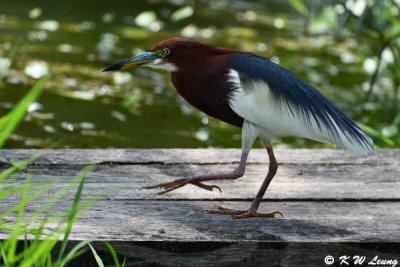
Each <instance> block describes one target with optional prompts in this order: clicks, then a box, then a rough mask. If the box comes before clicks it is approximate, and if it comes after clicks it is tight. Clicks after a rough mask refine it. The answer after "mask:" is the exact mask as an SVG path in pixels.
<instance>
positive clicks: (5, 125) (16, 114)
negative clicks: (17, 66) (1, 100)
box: [0, 78, 47, 148]
mask: <svg viewBox="0 0 400 267" xmlns="http://www.w3.org/2000/svg"><path fill="white" fill-rule="evenodd" d="M46 80H47V78H42V79H40V80H39V81H38V82H37V83H36V84H35V85H34V86H33V87H32V89H31V90H30V91H29V93H28V94H26V95H25V96H24V97H23V98H22V100H21V101H20V102H19V103H18V104H17V105H16V106H15V107H14V108H13V109H12V110H11V111H10V112H9V113H8V114H7V115H5V116H6V117H5V119H4V118H2V119H0V148H1V147H2V146H3V145H4V143H5V142H6V140H7V138H8V136H9V135H10V134H11V133H12V132H13V131H14V129H15V128H16V127H17V125H18V124H19V122H20V121H21V120H22V118H23V117H24V116H25V113H26V111H27V110H28V107H29V105H30V104H31V103H32V102H33V101H35V100H36V99H37V98H38V97H39V95H40V93H41V92H42V88H43V85H44V83H45V82H46Z"/></svg>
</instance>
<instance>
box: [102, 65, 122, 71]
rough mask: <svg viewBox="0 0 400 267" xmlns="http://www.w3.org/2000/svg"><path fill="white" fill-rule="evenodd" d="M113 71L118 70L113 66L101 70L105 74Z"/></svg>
mask: <svg viewBox="0 0 400 267" xmlns="http://www.w3.org/2000/svg"><path fill="white" fill-rule="evenodd" d="M113 70H119V68H116V67H115V65H112V66H111V67H108V68H105V69H104V70H103V72H106V71H113Z"/></svg>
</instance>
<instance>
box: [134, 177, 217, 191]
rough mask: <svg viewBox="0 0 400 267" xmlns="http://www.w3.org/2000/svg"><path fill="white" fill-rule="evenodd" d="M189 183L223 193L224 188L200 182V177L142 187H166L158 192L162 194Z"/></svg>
mask: <svg viewBox="0 0 400 267" xmlns="http://www.w3.org/2000/svg"><path fill="white" fill-rule="evenodd" d="M187 184H192V185H195V186H198V187H200V188H203V189H205V190H208V191H213V189H214V188H216V189H218V190H219V191H220V192H221V193H222V190H221V188H219V186H216V185H206V184H203V183H201V182H199V181H198V179H196V178H183V179H177V180H175V181H172V182H169V183H163V184H156V185H153V186H145V187H142V188H143V189H154V188H164V189H165V190H163V191H160V192H158V193H157V195H162V194H165V193H168V192H171V191H173V190H175V189H178V188H181V187H183V186H185V185H187Z"/></svg>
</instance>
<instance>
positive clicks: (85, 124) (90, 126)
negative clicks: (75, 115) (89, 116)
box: [79, 121, 96, 130]
mask: <svg viewBox="0 0 400 267" xmlns="http://www.w3.org/2000/svg"><path fill="white" fill-rule="evenodd" d="M79 126H80V127H81V128H82V129H87V130H92V129H94V128H96V124H94V123H93V122H87V121H83V122H81V123H79Z"/></svg>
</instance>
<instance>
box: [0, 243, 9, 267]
mask: <svg viewBox="0 0 400 267" xmlns="http://www.w3.org/2000/svg"><path fill="white" fill-rule="evenodd" d="M0 250H1V258H0V259H3V262H4V264H5V265H6V266H7V265H8V260H7V255H6V252H5V251H4V248H3V245H2V244H1V243H0Z"/></svg>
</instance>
